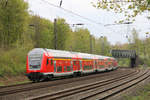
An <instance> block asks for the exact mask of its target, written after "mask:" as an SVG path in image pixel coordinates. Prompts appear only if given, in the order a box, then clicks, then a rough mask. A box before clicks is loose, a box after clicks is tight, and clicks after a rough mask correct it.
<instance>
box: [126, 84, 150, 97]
mask: <svg viewBox="0 0 150 100" xmlns="http://www.w3.org/2000/svg"><path fill="white" fill-rule="evenodd" d="M126 100H150V84H148V85H146V86H145V87H144V89H143V90H141V91H139V92H138V95H137V96H131V97H129V96H127V97H126Z"/></svg>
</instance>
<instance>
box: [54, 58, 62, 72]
mask: <svg viewBox="0 0 150 100" xmlns="http://www.w3.org/2000/svg"><path fill="white" fill-rule="evenodd" d="M56 72H57V73H63V61H62V60H56Z"/></svg>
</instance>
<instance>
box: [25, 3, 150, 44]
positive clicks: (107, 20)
mask: <svg viewBox="0 0 150 100" xmlns="http://www.w3.org/2000/svg"><path fill="white" fill-rule="evenodd" d="M25 1H27V2H28V3H29V10H30V11H31V12H32V14H35V15H39V16H41V17H44V18H47V19H49V20H51V21H53V20H54V18H64V19H65V20H66V22H67V23H68V24H70V27H72V24H77V23H83V24H84V25H83V26H76V27H79V28H80V27H82V28H88V30H89V31H90V33H91V34H92V35H94V36H95V37H100V36H106V37H107V39H108V41H109V42H110V43H111V44H116V43H120V44H122V43H127V42H128V41H127V40H128V39H127V38H126V35H129V36H131V30H132V29H133V28H135V29H136V30H137V31H138V33H139V37H140V38H141V39H142V38H145V33H146V32H150V20H148V19H147V18H146V16H147V12H145V13H143V14H142V15H138V16H137V17H136V18H135V19H136V21H135V22H134V23H132V24H130V25H127V24H126V25H125V24H124V25H123V24H122V25H111V26H107V27H106V26H105V25H107V24H114V22H115V21H117V20H119V19H122V18H124V16H123V14H116V13H114V12H113V11H106V10H102V9H96V8H94V7H93V6H92V4H91V2H96V1H97V0H63V2H62V6H61V8H58V7H53V6H51V5H49V4H48V3H47V2H49V3H51V4H53V5H56V6H59V3H60V0H25ZM62 8H64V9H67V10H69V11H71V12H74V13H76V14H78V15H81V16H83V17H86V18H88V19H89V20H90V21H89V20H86V19H83V18H82V17H79V16H76V15H74V14H71V13H68V12H66V11H64V10H62ZM149 13H150V12H149ZM91 20H92V21H91ZM72 28H73V29H74V27H72Z"/></svg>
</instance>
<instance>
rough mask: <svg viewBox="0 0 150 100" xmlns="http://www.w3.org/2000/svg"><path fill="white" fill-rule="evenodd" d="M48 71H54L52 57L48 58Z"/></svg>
mask: <svg viewBox="0 0 150 100" xmlns="http://www.w3.org/2000/svg"><path fill="white" fill-rule="evenodd" d="M47 67H48V72H54V61H53V59H48V66H47Z"/></svg>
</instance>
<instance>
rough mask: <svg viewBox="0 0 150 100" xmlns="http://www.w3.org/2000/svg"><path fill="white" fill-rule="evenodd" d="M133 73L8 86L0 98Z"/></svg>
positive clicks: (96, 75) (116, 72)
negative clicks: (95, 78) (96, 78)
mask: <svg viewBox="0 0 150 100" xmlns="http://www.w3.org/2000/svg"><path fill="white" fill-rule="evenodd" d="M133 72H137V71H133V70H132V71H131V70H128V71H127V72H126V73H123V71H120V70H116V71H112V72H108V73H103V74H95V75H89V76H84V77H79V78H70V79H66V80H65V79H64V80H57V81H50V82H41V83H35V84H33V83H31V84H25V85H19V86H17V85H15V86H13V87H11V86H8V87H6V88H4V87H3V88H1V89H0V97H4V96H7V95H10V94H17V93H20V92H28V91H29V90H34V89H37V90H38V89H40V88H47V87H51V86H57V85H60V84H61V85H62V84H68V83H73V82H76V81H82V80H90V79H93V78H94V77H99V78H102V79H107V78H108V77H110V76H112V77H115V76H119V75H120V76H124V75H128V74H132V73H133ZM121 73H122V75H121ZM104 81H106V80H103V81H102V82H104Z"/></svg>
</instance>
